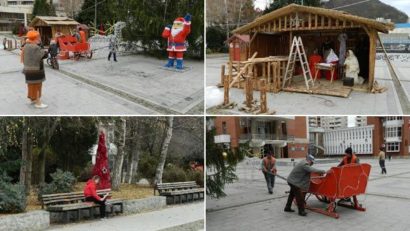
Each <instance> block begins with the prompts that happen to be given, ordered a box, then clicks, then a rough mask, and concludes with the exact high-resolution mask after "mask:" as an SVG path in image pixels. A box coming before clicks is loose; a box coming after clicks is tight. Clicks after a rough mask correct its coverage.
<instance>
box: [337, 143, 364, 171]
mask: <svg viewBox="0 0 410 231" xmlns="http://www.w3.org/2000/svg"><path fill="white" fill-rule="evenodd" d="M358 163H359V158H357V156H356V155H355V154H354V153H353V151H352V148H351V147H348V148H346V150H345V156H344V157H343V160H342V161H341V162H340V163H339V165H338V166H337V167H341V166H343V165H346V164H358Z"/></svg>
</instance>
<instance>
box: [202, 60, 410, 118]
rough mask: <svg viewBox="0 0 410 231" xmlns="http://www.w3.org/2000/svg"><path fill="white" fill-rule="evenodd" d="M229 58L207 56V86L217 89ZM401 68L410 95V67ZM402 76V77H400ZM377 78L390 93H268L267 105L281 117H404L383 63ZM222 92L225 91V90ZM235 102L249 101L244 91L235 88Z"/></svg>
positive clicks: (212, 111)
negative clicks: (347, 94)
mask: <svg viewBox="0 0 410 231" xmlns="http://www.w3.org/2000/svg"><path fill="white" fill-rule="evenodd" d="M227 60H228V57H227V56H225V55H219V56H212V55H211V56H207V64H206V86H207V87H209V86H216V85H217V84H218V83H219V82H220V79H221V77H220V75H221V74H220V73H221V65H223V64H226V62H227ZM403 65H406V64H402V66H401V68H400V69H399V70H400V72H401V73H404V74H401V76H402V77H399V78H400V80H401V81H403V83H404V84H403V85H404V86H405V87H407V93H408V95H410V85H408V83H409V81H408V79H409V77H405V76H409V75H408V74H407V75H405V73H409V72H407V71H409V70H410V65H409V64H407V66H408V68H407V69H406V68H405V67H403ZM398 76H400V74H398ZM375 78H376V80H377V81H378V83H379V84H380V85H381V86H384V87H387V89H388V90H387V91H386V92H384V93H381V94H371V93H366V92H358V91H353V92H352V93H351V94H350V96H349V97H348V98H341V97H333V96H325V95H310V94H303V93H292V92H283V91H281V92H279V93H278V94H273V93H268V94H267V102H268V108H269V109H270V110H274V111H276V114H277V115H352V114H357V115H359V114H363V115H388V114H391V115H393V114H402V113H403V112H402V108H401V106H400V101H399V98H398V95H397V93H396V90H395V88H394V85H393V81H392V79H391V77H390V73H389V69H388V66H387V65H386V64H385V62H384V61H383V60H381V61H378V62H377V63H376V69H375ZM220 91H222V92H223V89H222V88H221V89H220ZM229 94H230V100H231V102H232V101H233V102H236V103H238V104H241V103H242V102H243V101H244V100H245V96H244V91H243V89H237V88H232V89H231V90H230V92H229ZM254 99H259V91H254ZM207 114H239V115H242V114H245V113H244V112H240V111H238V109H237V108H234V109H232V110H218V109H215V108H211V109H210V110H207Z"/></svg>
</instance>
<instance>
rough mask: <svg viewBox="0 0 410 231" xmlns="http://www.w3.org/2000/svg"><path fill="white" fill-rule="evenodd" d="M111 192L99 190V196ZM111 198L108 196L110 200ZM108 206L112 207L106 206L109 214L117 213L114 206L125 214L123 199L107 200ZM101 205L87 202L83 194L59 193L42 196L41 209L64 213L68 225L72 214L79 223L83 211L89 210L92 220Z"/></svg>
mask: <svg viewBox="0 0 410 231" xmlns="http://www.w3.org/2000/svg"><path fill="white" fill-rule="evenodd" d="M109 192H111V189H103V190H97V194H98V195H99V196H104V195H105V194H107V193H109ZM109 197H110V196H108V198H109ZM107 204H111V205H112V206H106V208H110V211H109V214H113V213H114V212H115V210H114V206H119V207H120V213H122V212H123V210H124V209H123V200H122V199H107ZM99 207H100V205H98V204H95V203H93V202H85V197H84V193H83V192H71V193H57V194H44V195H41V208H42V209H44V208H46V210H47V211H49V212H50V213H63V214H64V222H65V223H67V222H69V220H70V216H69V215H70V212H73V213H75V218H76V220H77V221H79V220H80V219H81V211H84V210H88V214H89V217H90V218H93V217H94V209H95V208H99Z"/></svg>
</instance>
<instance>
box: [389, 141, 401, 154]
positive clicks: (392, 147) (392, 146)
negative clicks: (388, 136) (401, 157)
mask: <svg viewBox="0 0 410 231" xmlns="http://www.w3.org/2000/svg"><path fill="white" fill-rule="evenodd" d="M386 147H387V148H386V150H387V151H388V152H398V151H400V142H389V143H387V144H386Z"/></svg>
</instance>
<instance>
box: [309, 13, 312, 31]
mask: <svg viewBox="0 0 410 231" xmlns="http://www.w3.org/2000/svg"><path fill="white" fill-rule="evenodd" d="M308 20H309V29H311V28H312V22H311V21H312V14H311V13H309V19H308Z"/></svg>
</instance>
